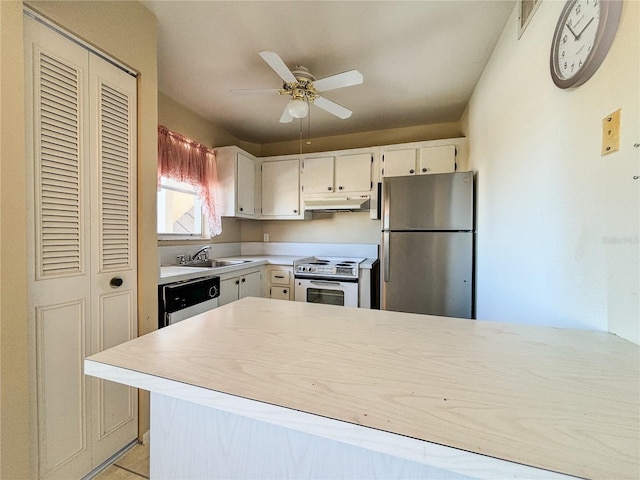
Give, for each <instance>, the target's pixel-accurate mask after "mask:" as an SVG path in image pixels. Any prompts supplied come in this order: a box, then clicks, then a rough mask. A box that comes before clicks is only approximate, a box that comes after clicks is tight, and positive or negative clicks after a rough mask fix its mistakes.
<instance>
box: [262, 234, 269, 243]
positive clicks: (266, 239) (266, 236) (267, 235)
mask: <svg viewBox="0 0 640 480" xmlns="http://www.w3.org/2000/svg"><path fill="white" fill-rule="evenodd" d="M263 240H264V242H265V243H266V242H268V241H269V234H268V233H265V234H264V235H263Z"/></svg>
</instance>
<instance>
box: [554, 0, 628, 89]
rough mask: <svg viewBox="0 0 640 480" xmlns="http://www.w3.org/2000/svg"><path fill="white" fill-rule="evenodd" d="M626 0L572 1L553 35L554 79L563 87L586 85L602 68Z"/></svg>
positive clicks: (561, 14) (563, 12)
mask: <svg viewBox="0 0 640 480" xmlns="http://www.w3.org/2000/svg"><path fill="white" fill-rule="evenodd" d="M621 13H622V0H568V1H567V3H566V4H565V6H564V8H563V9H562V12H561V13H560V18H559V19H558V24H557V25H556V29H555V32H554V34H553V43H552V44H551V62H550V67H551V78H552V79H553V83H555V84H556V85H557V86H558V87H559V88H570V87H577V86H578V85H582V84H583V83H584V82H586V81H587V80H589V78H591V76H592V75H593V74H594V73H595V72H596V70H598V67H599V66H600V64H601V63H602V61H603V60H604V58H605V57H606V55H607V52H608V51H609V47H611V43H612V42H613V38H614V37H615V34H616V30H617V29H618V23H619V21H620V14H621Z"/></svg>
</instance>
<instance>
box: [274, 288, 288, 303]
mask: <svg viewBox="0 0 640 480" xmlns="http://www.w3.org/2000/svg"><path fill="white" fill-rule="evenodd" d="M290 292H291V288H289V287H271V298H276V299H278V300H289V293H290Z"/></svg>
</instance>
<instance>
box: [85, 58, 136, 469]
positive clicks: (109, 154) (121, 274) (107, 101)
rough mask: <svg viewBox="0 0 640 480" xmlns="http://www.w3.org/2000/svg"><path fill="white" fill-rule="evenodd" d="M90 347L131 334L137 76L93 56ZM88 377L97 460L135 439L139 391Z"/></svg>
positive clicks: (103, 346)
mask: <svg viewBox="0 0 640 480" xmlns="http://www.w3.org/2000/svg"><path fill="white" fill-rule="evenodd" d="M89 61H90V63H89V66H90V68H89V72H90V75H89V82H90V97H91V101H90V112H91V118H92V132H93V134H92V136H91V157H92V159H91V169H92V170H91V174H92V185H96V188H95V189H94V190H93V192H92V199H91V211H92V214H91V218H92V224H91V235H92V241H91V245H92V255H91V260H92V265H93V266H95V270H96V271H95V273H94V274H93V275H92V298H93V302H92V315H91V319H92V346H93V348H92V350H93V351H94V352H98V351H101V350H104V349H106V348H110V347H112V346H115V345H118V344H120V343H122V342H126V341H127V340H130V339H132V338H134V337H135V336H136V332H137V329H136V326H137V314H136V310H137V307H136V289H137V275H136V255H135V247H136V215H135V213H136V209H135V206H136V189H135V185H136V183H135V181H136V79H135V78H134V77H132V76H130V75H128V74H126V73H125V72H123V71H121V70H118V69H114V68H113V66H112V65H110V64H109V63H107V62H106V61H104V60H102V59H100V58H98V57H96V56H94V55H92V56H91V57H90V59H89ZM92 382H93V398H92V405H93V411H94V415H93V429H92V432H93V435H94V444H95V448H94V462H96V463H100V462H102V461H103V460H105V459H107V458H108V457H109V456H110V455H112V454H113V452H114V449H118V448H120V447H122V445H124V444H126V443H127V442H128V441H131V440H133V439H134V438H136V436H137V433H138V417H137V405H138V403H137V390H135V389H133V388H130V387H126V386H124V385H121V384H117V383H113V382H109V381H106V380H100V379H97V378H95V379H92Z"/></svg>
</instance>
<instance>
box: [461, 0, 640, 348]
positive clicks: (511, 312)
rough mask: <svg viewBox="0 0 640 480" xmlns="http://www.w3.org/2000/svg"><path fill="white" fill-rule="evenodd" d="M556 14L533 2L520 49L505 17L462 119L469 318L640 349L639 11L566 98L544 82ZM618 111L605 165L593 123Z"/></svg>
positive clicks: (631, 9) (628, 9) (552, 7)
mask: <svg viewBox="0 0 640 480" xmlns="http://www.w3.org/2000/svg"><path fill="white" fill-rule="evenodd" d="M563 5H564V2H542V3H541V5H540V7H539V8H538V11H537V12H536V13H535V15H534V17H533V19H532V21H531V23H530V24H529V26H528V28H527V30H526V31H525V32H524V35H523V36H522V37H521V38H520V40H518V39H517V32H516V16H517V12H516V11H515V10H514V12H513V14H512V16H511V18H510V19H509V21H508V23H507V26H506V28H505V30H504V32H503V34H502V37H501V38H500V40H499V42H498V44H497V45H496V47H495V50H494V52H493V54H492V56H491V59H490V61H489V63H488V65H487V67H486V69H485V71H484V73H483V75H482V78H481V80H480V82H479V83H478V85H477V86H476V88H475V91H474V93H473V96H472V98H471V101H470V103H469V107H468V112H467V113H466V114H465V115H464V116H463V118H462V127H463V129H465V130H467V133H468V137H469V141H470V162H471V167H472V168H473V169H475V170H477V172H478V173H477V179H478V182H477V184H478V224H477V230H478V256H477V307H478V317H479V318H481V319H488V320H500V321H511V322H523V323H534V324H535V323H537V324H548V325H558V326H579V327H586V328H593V329H598V330H610V331H612V332H614V333H617V334H618V335H620V336H622V337H624V338H627V339H629V340H632V341H634V342H636V343H639V342H640V308H639V301H640V295H639V285H638V284H639V277H640V272H639V271H638V269H639V263H640V262H639V258H638V251H639V250H640V249H639V243H638V238H639V234H638V225H639V204H640V201H639V200H640V198H639V190H640V181H638V180H633V176H634V175H638V165H639V157H640V149H638V148H635V147H634V143H637V142H638V140H639V138H638V132H640V87H639V86H640V78H639V77H640V34H639V32H640V2H636V1H630V2H624V8H623V13H622V19H621V23H620V27H619V30H618V33H617V35H616V38H615V40H614V43H613V45H612V47H611V50H610V52H609V54H608V56H607V58H606V59H605V61H604V63H603V64H602V66H601V67H600V69H599V70H598V71H597V72H596V73H595V75H594V76H593V77H592V78H591V79H590V80H589V81H588V82H587V83H585V84H584V85H582V86H580V87H578V88H574V89H568V90H561V89H558V88H557V87H555V85H554V84H553V82H552V81H551V77H550V74H549V48H550V45H551V39H552V37H553V32H554V28H555V25H556V22H557V20H558V17H559V15H560V11H561V9H562V7H563ZM516 65H517V68H516V67H515V66H516ZM618 108H622V129H621V145H620V151H619V152H616V153H613V154H610V155H608V156H605V157H602V156H601V154H600V151H601V145H600V143H601V135H602V134H601V128H602V127H601V125H602V119H603V118H604V117H605V116H607V115H608V114H610V113H611V112H613V111H615V110H617V109H618Z"/></svg>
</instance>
